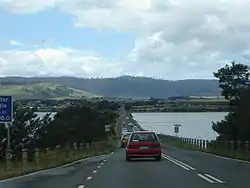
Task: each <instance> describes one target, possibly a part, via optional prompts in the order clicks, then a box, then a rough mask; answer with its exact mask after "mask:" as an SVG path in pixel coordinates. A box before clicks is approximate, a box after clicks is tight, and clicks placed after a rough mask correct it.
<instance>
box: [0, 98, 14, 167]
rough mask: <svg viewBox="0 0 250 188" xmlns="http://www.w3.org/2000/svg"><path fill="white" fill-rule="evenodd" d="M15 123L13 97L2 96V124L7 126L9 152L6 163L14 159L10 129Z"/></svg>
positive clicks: (0, 111)
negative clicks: (13, 122)
mask: <svg viewBox="0 0 250 188" xmlns="http://www.w3.org/2000/svg"><path fill="white" fill-rule="evenodd" d="M12 121H13V100H12V96H0V123H5V124H6V125H7V150H6V162H7V167H8V162H10V159H11V158H12V154H11V134H10V128H11V125H12Z"/></svg>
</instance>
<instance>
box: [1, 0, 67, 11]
mask: <svg viewBox="0 0 250 188" xmlns="http://www.w3.org/2000/svg"><path fill="white" fill-rule="evenodd" d="M60 1H62V0H0V8H3V9H5V10H7V11H10V12H13V13H36V12H39V11H43V10H45V9H47V8H52V7H54V6H55V5H56V3H57V2H60Z"/></svg>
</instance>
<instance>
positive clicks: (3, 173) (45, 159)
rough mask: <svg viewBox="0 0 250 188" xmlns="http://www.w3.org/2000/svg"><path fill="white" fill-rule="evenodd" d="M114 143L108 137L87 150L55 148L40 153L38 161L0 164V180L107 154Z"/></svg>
mask: <svg viewBox="0 0 250 188" xmlns="http://www.w3.org/2000/svg"><path fill="white" fill-rule="evenodd" d="M115 143H117V142H115V140H112V139H111V138H110V139H109V140H108V142H105V145H99V146H97V147H95V148H92V149H89V150H86V149H82V150H78V151H72V150H70V151H69V150H68V151H67V150H65V149H55V150H51V151H49V152H47V153H46V154H41V156H40V158H39V161H36V162H35V161H31V162H27V164H26V165H23V164H22V163H20V162H12V164H11V166H10V167H9V168H8V169H6V168H5V165H1V164H0V180H3V179H7V178H11V177H16V176H21V175H25V174H29V173H32V172H36V171H40V170H46V169H50V168H54V167H59V166H62V165H65V164H68V163H71V162H74V161H78V160H80V159H84V158H88V157H92V156H98V155H102V154H108V153H110V152H111V151H113V150H114V149H115V146H116V145H115Z"/></svg>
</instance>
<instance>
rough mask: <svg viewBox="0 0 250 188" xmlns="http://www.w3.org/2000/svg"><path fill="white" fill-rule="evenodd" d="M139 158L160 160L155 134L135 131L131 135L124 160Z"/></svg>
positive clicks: (159, 145) (159, 149) (158, 143)
mask: <svg viewBox="0 0 250 188" xmlns="http://www.w3.org/2000/svg"><path fill="white" fill-rule="evenodd" d="M139 157H140V158H141V157H142V158H148V157H150V158H151V157H153V158H155V159H156V160H157V161H160V160H161V144H160V140H159V138H158V136H157V135H156V133H155V132H152V131H137V132H133V133H132V134H131V136H130V138H129V141H128V143H127V148H126V160H127V161H130V160H131V159H132V158H139Z"/></svg>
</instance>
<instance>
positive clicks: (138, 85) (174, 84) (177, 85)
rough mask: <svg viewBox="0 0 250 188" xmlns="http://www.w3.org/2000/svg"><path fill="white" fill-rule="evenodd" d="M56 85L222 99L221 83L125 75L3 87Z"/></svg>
mask: <svg viewBox="0 0 250 188" xmlns="http://www.w3.org/2000/svg"><path fill="white" fill-rule="evenodd" d="M40 82H42V83H53V84H59V85H65V86H67V87H70V88H75V89H79V90H83V91H86V92H90V93H95V94H97V95H101V96H105V97H136V98H138V97H142V98H144V97H154V98H166V97H170V96H218V95H220V89H219V88H218V83H217V80H205V79H197V80H196V79H192V80H191V79H190V80H177V81H170V80H160V79H154V78H148V77H132V76H121V77H117V78H91V79H87V78H75V77H32V78H24V77H4V78H0V84H1V83H2V84H15V85H18V84H24V83H25V84H32V83H40Z"/></svg>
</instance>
